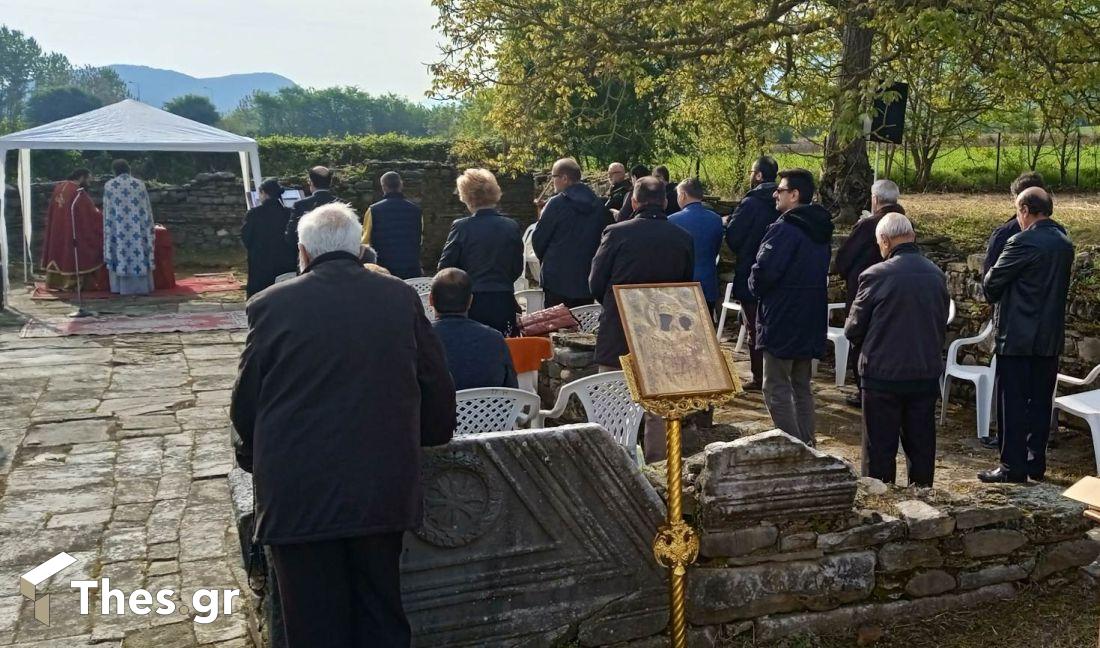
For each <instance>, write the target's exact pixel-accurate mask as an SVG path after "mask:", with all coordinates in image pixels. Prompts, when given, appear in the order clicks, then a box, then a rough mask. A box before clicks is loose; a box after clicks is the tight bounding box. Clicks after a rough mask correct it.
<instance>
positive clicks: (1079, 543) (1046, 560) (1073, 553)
mask: <svg viewBox="0 0 1100 648" xmlns="http://www.w3.org/2000/svg"><path fill="white" fill-rule="evenodd" d="M1097 555H1100V544H1097V543H1096V542H1094V541H1093V540H1092V539H1090V538H1082V539H1080V540H1067V541H1066V542H1060V543H1058V544H1056V545H1054V546H1051V547H1047V548H1045V549H1044V550H1043V551H1042V553H1040V554H1039V557H1038V560H1037V561H1036V563H1035V570H1034V571H1033V572H1032V573H1031V578H1032V580H1042V579H1044V578H1046V577H1047V576H1050V575H1051V574H1054V573H1057V572H1060V571H1062V570H1063V569H1069V568H1070V567H1082V566H1084V565H1087V564H1089V563H1091V562H1092V561H1093V560H1095V559H1096V557H1097Z"/></svg>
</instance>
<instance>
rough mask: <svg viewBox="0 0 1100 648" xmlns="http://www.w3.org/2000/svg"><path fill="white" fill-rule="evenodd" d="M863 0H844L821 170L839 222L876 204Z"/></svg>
mask: <svg viewBox="0 0 1100 648" xmlns="http://www.w3.org/2000/svg"><path fill="white" fill-rule="evenodd" d="M863 5H864V2H863V0H848V1H847V2H844V3H842V4H841V8H842V11H843V13H844V16H845V22H844V28H843V32H842V34H841V40H842V49H841V60H840V75H839V78H838V79H837V86H838V87H837V97H836V101H835V103H834V104H833V115H832V119H831V123H830V126H829V139H828V142H827V143H826V148H825V162H824V165H823V169H822V173H821V188H820V192H821V204H822V205H824V206H825V207H826V208H827V209H828V210H829V211H830V212H832V214H833V220H835V221H836V222H837V223H839V224H852V223H855V222H856V221H857V220H859V217H860V214H861V213H862V211H863V210H864V209H867V208H869V207H870V204H871V183H872V181H873V173H872V171H871V164H870V162H869V161H868V159H867V142H866V140H864V137H863V123H862V121H861V120H860V115H861V114H862V113H863V108H864V106H863V99H862V96H861V94H860V85H861V84H862V83H864V82H866V81H867V80H869V79H870V78H871V41H872V40H873V38H874V31H873V30H872V29H871V28H869V27H867V18H866V15H865V14H864V6H863Z"/></svg>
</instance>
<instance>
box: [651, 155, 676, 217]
mask: <svg viewBox="0 0 1100 648" xmlns="http://www.w3.org/2000/svg"><path fill="white" fill-rule="evenodd" d="M653 175H655V176H657V177H658V178H660V179H661V180H663V181H664V183H665V215H666V216H671V215H673V214H675V213H676V212H678V211H680V199H679V196H677V195H676V184H675V183H673V182H672V174H671V173H669V170H668V167H667V166H665V165H663V164H660V165H658V166H655V167H653Z"/></svg>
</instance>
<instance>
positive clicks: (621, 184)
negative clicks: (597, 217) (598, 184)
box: [604, 162, 634, 215]
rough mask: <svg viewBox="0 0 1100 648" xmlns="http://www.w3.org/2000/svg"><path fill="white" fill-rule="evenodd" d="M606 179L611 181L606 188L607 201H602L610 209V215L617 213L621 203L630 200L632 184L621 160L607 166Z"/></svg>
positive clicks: (621, 206)
mask: <svg viewBox="0 0 1100 648" xmlns="http://www.w3.org/2000/svg"><path fill="white" fill-rule="evenodd" d="M607 181H608V182H610V183H611V188H610V189H609V190H608V194H607V202H606V203H604V206H606V207H607V208H608V209H610V210H611V212H612V215H618V213H619V210H620V209H622V208H623V203H624V202H626V201H628V200H630V192H631V191H632V190H633V189H634V185H633V184H631V183H630V178H629V177H627V175H626V166H624V165H623V163H622V162H612V163H611V164H609V165H608V166H607Z"/></svg>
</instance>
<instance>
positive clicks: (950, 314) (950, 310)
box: [947, 299, 957, 326]
mask: <svg viewBox="0 0 1100 648" xmlns="http://www.w3.org/2000/svg"><path fill="white" fill-rule="evenodd" d="M956 313H957V311H956V309H955V300H954V299H952V300H951V303H950V304H948V305H947V325H948V326H951V322H954V321H955V315H956Z"/></svg>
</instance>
